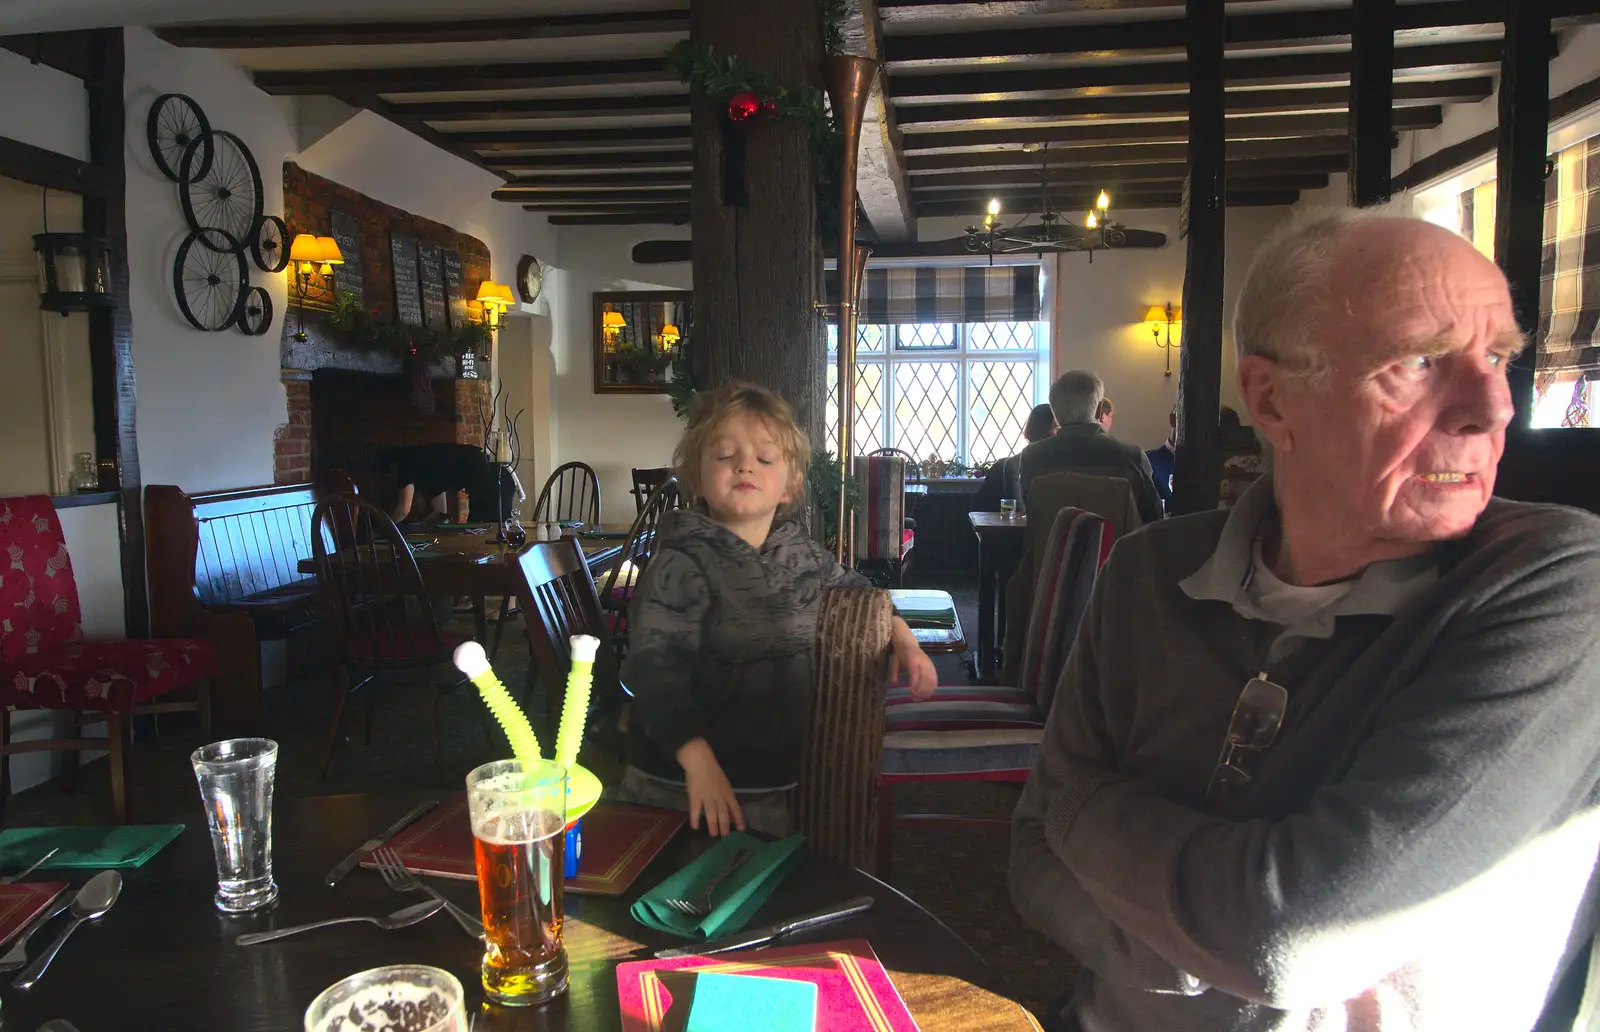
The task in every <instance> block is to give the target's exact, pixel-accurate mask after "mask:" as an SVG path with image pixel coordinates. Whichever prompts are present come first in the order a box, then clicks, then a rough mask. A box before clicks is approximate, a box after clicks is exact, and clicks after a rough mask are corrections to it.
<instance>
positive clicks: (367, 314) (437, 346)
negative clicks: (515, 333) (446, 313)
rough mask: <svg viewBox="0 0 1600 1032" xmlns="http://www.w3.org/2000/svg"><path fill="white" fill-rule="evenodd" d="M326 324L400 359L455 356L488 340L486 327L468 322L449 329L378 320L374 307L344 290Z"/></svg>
mask: <svg viewBox="0 0 1600 1032" xmlns="http://www.w3.org/2000/svg"><path fill="white" fill-rule="evenodd" d="M328 325H330V326H332V327H333V328H334V329H337V330H343V331H344V332H346V333H348V334H349V335H350V343H351V344H353V345H355V346H356V347H358V348H361V349H363V350H366V351H380V352H383V353H385V354H390V355H396V356H399V357H400V358H401V359H415V360H417V361H421V362H425V363H433V362H439V361H442V360H444V359H447V358H456V357H458V356H460V355H462V354H465V353H466V352H468V351H475V352H479V353H481V352H482V351H483V350H484V347H485V345H487V344H488V342H489V327H488V326H486V325H484V324H483V323H468V324H467V325H465V326H461V327H457V328H455V329H449V330H436V329H432V328H430V327H427V326H409V325H407V324H405V323H385V322H379V321H378V310H377V309H376V308H373V309H370V310H368V309H364V308H362V307H361V305H360V304H359V303H358V302H357V301H356V296H355V294H353V293H352V292H350V291H348V290H346V291H343V292H342V293H340V294H339V298H338V300H337V301H335V302H334V305H333V311H332V312H330V313H329V314H328Z"/></svg>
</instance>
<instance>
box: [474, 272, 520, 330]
mask: <svg viewBox="0 0 1600 1032" xmlns="http://www.w3.org/2000/svg"><path fill="white" fill-rule="evenodd" d="M477 301H478V304H479V305H481V306H482V307H483V319H484V322H486V323H487V324H488V326H489V328H490V329H491V330H492V329H496V328H498V327H499V325H500V317H501V316H503V315H505V313H506V311H507V310H508V309H509V308H510V307H511V306H512V305H513V304H515V303H516V299H515V298H513V297H512V296H511V288H510V287H509V286H507V285H506V284H504V283H495V282H494V281H492V280H484V281H483V282H482V283H480V284H478V297H477Z"/></svg>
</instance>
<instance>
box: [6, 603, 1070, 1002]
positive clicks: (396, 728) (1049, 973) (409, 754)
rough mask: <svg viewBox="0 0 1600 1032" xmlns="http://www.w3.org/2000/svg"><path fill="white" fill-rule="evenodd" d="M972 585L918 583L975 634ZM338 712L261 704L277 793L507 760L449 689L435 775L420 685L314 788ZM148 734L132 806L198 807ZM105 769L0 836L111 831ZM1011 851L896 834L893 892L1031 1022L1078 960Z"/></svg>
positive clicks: (177, 748)
mask: <svg viewBox="0 0 1600 1032" xmlns="http://www.w3.org/2000/svg"><path fill="white" fill-rule="evenodd" d="M972 580H973V576H972V574H970V573H968V574H967V575H965V576H964V577H954V578H937V579H930V580H927V581H924V582H922V583H921V584H919V585H918V586H922V587H939V588H945V589H946V590H949V591H951V593H952V594H953V595H954V596H955V598H956V603H957V608H958V610H959V612H960V615H961V620H962V624H963V627H964V628H966V629H967V633H968V635H969V637H970V636H971V634H972V633H973V629H975V628H976V626H977V611H976V595H977V592H976V589H975V588H974V587H971V586H970V585H971V582H972ZM463 624H464V625H463V626H462V627H461V629H462V630H464V631H467V632H468V633H470V623H469V622H466V621H463ZM511 630H512V629H511V628H508V633H507V634H506V637H505V644H504V646H503V647H502V649H501V654H500V656H499V658H498V659H497V661H496V663H495V667H496V670H497V671H498V672H499V673H500V675H501V677H502V679H503V680H504V681H505V682H506V683H507V684H508V685H512V686H516V685H520V684H521V683H522V680H523V677H524V676H525V671H526V669H527V664H528V653H527V647H526V642H525V640H524V639H523V637H522V636H521V635H520V634H516V633H511ZM936 662H937V665H938V667H939V672H940V680H941V682H942V683H946V684H964V683H966V677H967V675H966V670H965V667H964V666H963V664H962V662H961V660H960V659H959V658H958V657H940V658H939V659H938V660H937V661H936ZM332 705H333V697H332V694H331V691H330V690H329V688H328V686H327V684H326V683H325V681H324V680H323V679H321V678H318V677H310V676H306V677H298V678H295V679H293V680H291V682H290V683H289V684H288V685H286V686H284V687H283V688H280V689H277V690H275V691H273V692H271V693H270V694H269V695H268V697H267V701H266V717H265V724H266V726H265V728H264V733H265V734H266V735H267V736H268V737H271V738H273V739H274V740H275V741H277V742H278V743H279V758H278V775H277V777H278V782H277V783H278V788H277V791H278V793H279V794H280V795H281V796H287V797H299V796H313V795H328V794H334V793H340V792H361V791H371V790H378V789H404V788H446V787H458V786H460V785H461V783H462V779H463V778H464V777H465V775H466V773H467V771H469V770H471V769H472V768H473V767H474V766H476V765H478V764H479V763H483V762H485V761H486V760H488V759H492V758H494V757H496V756H500V755H504V752H505V747H504V746H503V744H498V743H497V744H495V745H494V746H491V745H490V743H489V742H488V741H487V740H486V739H485V736H484V729H483V725H482V723H481V721H480V719H479V717H480V713H479V709H478V707H479V705H480V704H479V703H478V702H477V700H476V696H475V695H472V694H470V693H467V692H456V693H454V694H453V695H449V696H446V698H445V699H444V701H443V703H442V704H441V706H440V727H441V739H442V742H443V761H442V764H441V770H440V771H438V772H435V770H434V767H433V764H432V763H431V756H430V747H429V742H428V720H427V691H426V688H425V687H424V685H423V684H421V683H420V682H418V683H400V684H393V685H387V686H385V690H384V691H383V692H382V693H381V694H380V696H379V698H378V704H377V706H376V710H375V715H374V716H375V719H374V722H373V737H372V744H371V745H365V744H362V741H361V737H360V728H361V720H360V718H361V717H362V716H364V709H362V708H360V707H358V708H357V709H356V711H355V712H354V713H351V714H348V715H347V720H346V725H345V726H346V729H347V731H348V733H349V734H350V737H351V739H352V740H351V741H350V742H348V743H346V744H344V745H343V746H341V748H339V749H338V750H337V751H336V752H335V753H334V759H333V764H332V769H331V771H330V773H329V777H328V779H327V781H326V782H324V781H321V780H319V779H318V767H319V765H320V763H321V759H322V750H323V747H324V744H325V743H326V740H327V739H326V736H327V731H328V721H329V718H330V717H331V715H332ZM533 708H534V709H537V708H538V707H533ZM150 731H151V729H149V728H148V727H147V728H142V729H140V734H139V738H140V740H139V741H138V743H137V744H136V746H135V747H134V748H133V749H132V750H131V751H130V753H129V766H130V771H129V784H130V785H132V786H133V789H134V796H133V798H134V805H135V806H136V807H138V808H139V812H140V813H142V814H143V815H145V816H146V817H147V818H149V819H154V818H157V817H160V816H161V815H163V814H170V813H178V812H181V811H182V809H183V808H185V807H189V806H192V805H195V802H196V799H197V796H196V791H195V788H194V779H193V775H192V773H191V771H190V768H189V759H188V757H189V753H190V752H191V751H192V750H193V748H194V747H195V746H196V745H198V744H200V741H199V738H200V736H199V731H198V728H197V727H196V726H195V725H194V724H193V723H192V721H188V720H182V719H178V718H165V719H163V721H162V724H161V727H160V734H159V735H152V734H151V733H150ZM105 768H106V765H105V764H104V763H103V762H99V763H93V764H90V765H89V766H87V767H85V768H84V770H83V774H82V776H81V777H80V778H79V782H78V788H77V790H76V791H75V792H73V793H72V794H70V795H68V794H65V793H63V792H62V791H61V789H60V788H59V787H57V785H56V784H54V783H51V784H46V785H42V786H40V787H38V788H34V789H30V790H29V791H26V792H22V793H19V794H18V795H16V796H14V797H13V798H12V799H11V800H10V801H9V803H8V805H7V808H6V813H5V824H6V826H8V827H27V826H34V825H49V824H91V823H108V822H109V820H110V806H109V798H110V797H109V788H108V784H107V775H106V769H105ZM1016 798H1017V789H1016V787H1014V786H1008V785H983V784H952V783H948V782H942V783H936V784H926V785H911V786H903V787H902V788H901V789H899V790H898V791H897V796H896V808H897V810H898V811H899V812H902V813H955V814H964V815H972V816H984V817H1008V816H1009V815H1010V813H1011V809H1012V807H1013V806H1014V805H1015V803H1016ZM135 819H139V815H138V814H136V815H135ZM1007 849H1008V840H1007V838H1006V836H1004V835H998V834H982V833H972V832H957V833H951V832H943V831H934V830H928V829H923V828H914V829H910V830H901V831H898V832H897V833H896V836H895V841H894V877H893V884H894V885H895V887H896V888H898V889H900V890H901V891H902V892H904V893H906V894H907V895H908V896H910V897H911V898H912V899H914V900H916V901H917V902H918V903H920V904H922V905H923V906H924V907H926V908H927V909H928V910H929V911H931V912H932V913H933V914H934V915H935V916H937V917H938V918H939V919H940V920H942V921H943V922H944V923H945V924H946V925H948V926H949V927H950V928H951V929H952V930H953V931H955V932H956V933H957V934H959V935H961V936H962V937H963V938H964V939H966V940H967V941H968V942H970V943H971V944H972V946H973V947H974V948H975V949H976V950H977V951H978V952H979V953H980V954H981V955H982V956H984V957H985V958H986V959H987V960H988V961H989V963H990V965H991V966H992V967H994V968H995V970H996V971H997V972H999V973H1000V974H1001V976H1002V977H1003V978H1004V979H1005V980H1006V981H1007V982H1008V983H1009V985H1010V988H1011V990H1012V993H1013V995H1014V997H1015V999H1017V1000H1018V1001H1019V1002H1020V1003H1022V1004H1023V1005H1025V1006H1027V1007H1029V1008H1031V1009H1033V1010H1034V1011H1035V1012H1039V1011H1041V1010H1042V1009H1043V1008H1044V1007H1045V1005H1046V1004H1048V1003H1049V1002H1050V1001H1051V1000H1053V999H1055V998H1057V997H1059V996H1060V995H1061V994H1062V993H1063V992H1064V991H1065V989H1066V988H1068V987H1070V985H1071V983H1072V976H1073V973H1074V971H1075V970H1076V964H1075V962H1074V961H1073V960H1072V958H1071V957H1070V956H1068V955H1067V954H1066V953H1065V952H1064V951H1062V950H1061V949H1059V948H1058V947H1056V946H1055V945H1054V944H1053V943H1051V942H1050V941H1049V940H1048V939H1046V938H1044V937H1043V936H1041V935H1039V934H1038V933H1037V932H1035V931H1034V930H1033V929H1031V928H1029V927H1028V926H1027V925H1026V924H1024V923H1023V921H1022V919H1021V918H1020V917H1018V916H1017V913H1016V911H1015V909H1014V908H1013V907H1012V906H1011V901H1010V898H1009V896H1008V894H1007V891H1006V855H1007Z"/></svg>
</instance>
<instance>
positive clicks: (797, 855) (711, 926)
mask: <svg viewBox="0 0 1600 1032" xmlns="http://www.w3.org/2000/svg"><path fill="white" fill-rule="evenodd" d="M805 846H806V840H805V836H803V835H791V836H789V837H788V838H786V839H779V840H778V841H776V842H765V843H764V842H762V841H761V840H760V839H758V838H754V837H752V836H750V835H746V834H744V833H743V832H737V831H736V832H733V833H732V834H730V835H727V836H724V838H723V839H722V841H721V842H718V843H717V844H716V845H714V846H712V847H711V848H710V849H708V850H706V851H705V853H704V854H702V855H701V856H700V857H699V858H698V859H696V860H695V861H694V862H693V863H691V864H689V865H688V866H686V867H684V868H683V869H682V870H680V871H678V872H676V873H675V874H671V875H669V876H667V877H666V878H664V879H663V880H662V881H661V883H660V884H659V885H657V886H656V887H655V888H653V889H651V890H650V891H649V892H646V893H645V894H644V895H643V896H640V897H639V899H638V901H637V902H635V903H634V904H633V909H632V914H633V919H634V920H635V921H638V922H639V923H640V924H642V925H644V926H646V927H648V928H654V929H655V930H656V931H658V932H671V933H672V934H673V935H681V936H684V937H685V938H689V939H715V938H717V937H719V936H723V935H732V934H733V933H735V932H737V931H739V930H740V929H741V928H743V927H744V926H745V925H746V924H747V923H748V922H749V920H750V918H751V916H752V915H754V914H755V912H756V911H757V910H759V909H760V908H761V904H763V903H765V902H766V901H767V899H768V897H770V896H771V895H772V893H773V891H774V890H775V889H777V887H778V886H779V884H781V883H782V882H783V879H784V878H786V877H788V875H789V872H790V871H792V870H794V868H795V865H797V864H798V863H800V861H801V860H802V859H804V857H805ZM740 849H754V850H755V855H754V856H752V857H750V859H748V860H746V861H745V862H744V863H743V864H742V865H741V866H740V867H739V868H738V869H737V870H736V871H734V872H733V873H732V874H730V875H729V876H728V877H727V878H725V879H723V881H722V882H721V883H720V884H719V885H718V886H717V889H716V893H715V895H714V896H713V897H712V900H711V913H710V914H708V915H707V916H705V917H702V918H693V917H690V916H689V915H687V914H683V913H680V912H679V911H677V910H674V909H673V908H671V907H669V906H667V905H666V902H665V901H666V900H669V899H687V900H690V901H691V902H698V901H699V900H700V899H701V897H702V896H704V895H705V887H706V885H707V884H708V883H709V882H710V881H711V880H712V879H713V878H715V877H716V876H717V875H718V874H719V873H721V871H722V870H723V869H724V868H725V867H726V866H727V864H728V861H729V860H730V859H732V854H733V853H734V852H735V851H737V850H740Z"/></svg>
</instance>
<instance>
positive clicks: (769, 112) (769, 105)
mask: <svg viewBox="0 0 1600 1032" xmlns="http://www.w3.org/2000/svg"><path fill="white" fill-rule="evenodd" d="M761 113H762V114H763V115H766V116H767V117H768V118H773V117H776V116H777V114H778V102H777V101H775V100H763V101H762V102H761Z"/></svg>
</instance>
